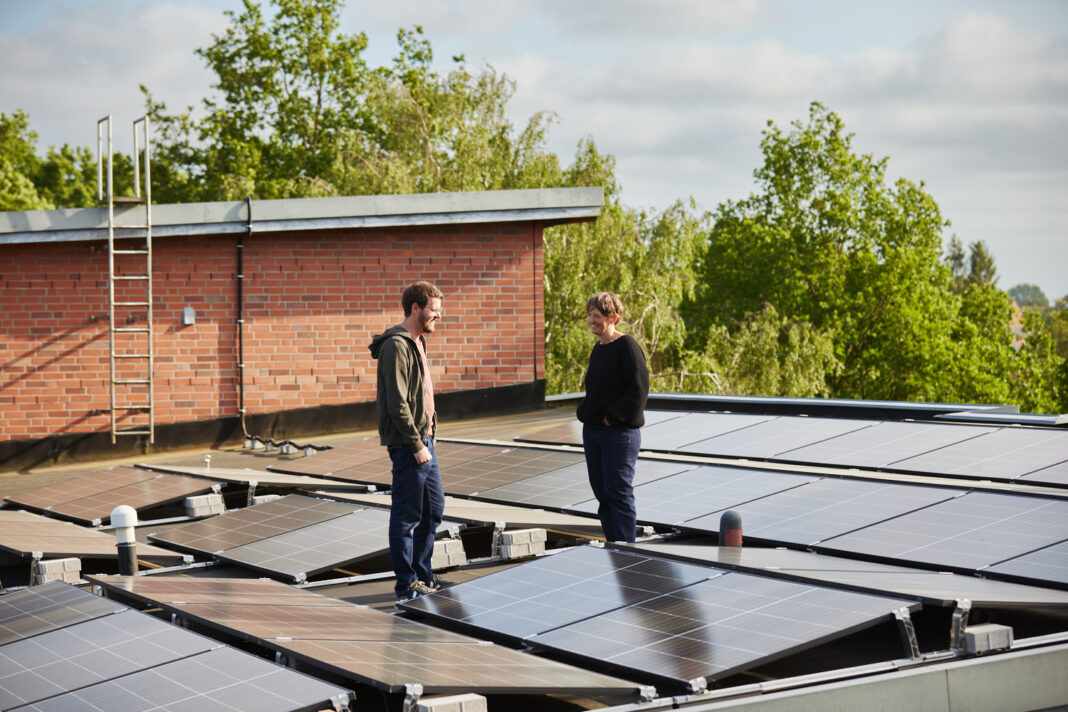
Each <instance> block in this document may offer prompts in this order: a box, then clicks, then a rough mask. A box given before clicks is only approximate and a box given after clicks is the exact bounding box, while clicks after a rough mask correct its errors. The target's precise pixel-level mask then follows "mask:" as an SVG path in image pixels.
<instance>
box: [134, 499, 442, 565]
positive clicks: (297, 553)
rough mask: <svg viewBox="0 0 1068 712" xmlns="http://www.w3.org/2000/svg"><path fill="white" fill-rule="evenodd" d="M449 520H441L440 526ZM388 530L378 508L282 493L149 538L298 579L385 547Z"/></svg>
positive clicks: (357, 558)
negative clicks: (279, 496) (259, 502)
mask: <svg viewBox="0 0 1068 712" xmlns="http://www.w3.org/2000/svg"><path fill="white" fill-rule="evenodd" d="M453 526H455V523H454V522H448V521H443V522H442V526H441V529H439V531H443V530H447V529H449V528H450V527H453ZM388 535H389V512H387V511H384V510H382V509H377V508H373V507H360V506H358V505H354V504H349V503H344V502H334V501H329V500H321V499H315V498H313V497H305V496H303V495H287V496H285V497H282V498H281V499H277V500H272V501H269V502H265V503H263V504H259V505H256V506H253V507H248V508H246V509H239V510H235V511H231V512H226V513H224V514H221V515H219V516H216V517H212V518H210V519H205V520H202V521H198V522H192V523H190V524H186V525H183V526H181V527H177V528H175V529H171V530H168V531H163V532H158V533H152V534H149V535H148V538H149V539H150V540H151V541H155V542H159V543H165V544H168V545H171V546H174V547H177V548H179V549H182V550H183V551H190V552H195V553H199V554H204V555H210V556H213V557H215V558H216V559H218V560H220V561H225V562H229V563H232V564H236V565H238V566H242V567H245V568H249V569H253V570H255V571H261V572H264V573H266V574H268V575H271V576H279V577H285V578H287V579H290V580H292V581H295V582H298V583H299V582H302V581H305V580H307V578H308V577H309V576H314V575H316V574H319V573H323V572H326V571H331V570H333V569H337V568H340V567H343V566H347V565H349V564H353V563H355V562H357V561H361V560H363V559H367V558H370V557H373V556H377V555H379V554H382V553H384V552H385V551H386V550H387V549H388V541H389V536H388Z"/></svg>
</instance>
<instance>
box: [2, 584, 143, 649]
mask: <svg viewBox="0 0 1068 712" xmlns="http://www.w3.org/2000/svg"><path fill="white" fill-rule="evenodd" d="M124 609H125V606H120V605H119V604H117V603H114V602H112V601H108V600H107V599H104V598H101V597H100V596H94V595H93V594H91V593H88V592H87V591H83V590H81V589H79V588H75V587H73V586H70V585H68V584H65V583H61V582H59V581H51V582H49V583H45V584H41V585H40V586H34V587H32V588H27V589H24V590H22V591H15V592H12V593H8V594H5V595H3V596H0V645H6V644H7V643H10V642H12V641H15V640H21V639H22V638H28V637H30V636H34V635H38V634H39V633H46V632H48V631H50V630H55V629H57V628H64V627H66V626H68V625H74V624H75V623H81V622H83V621H87V620H92V619H94V618H99V617H100V616H106V615H109V614H111V613H117V612H118V611H121V610H124Z"/></svg>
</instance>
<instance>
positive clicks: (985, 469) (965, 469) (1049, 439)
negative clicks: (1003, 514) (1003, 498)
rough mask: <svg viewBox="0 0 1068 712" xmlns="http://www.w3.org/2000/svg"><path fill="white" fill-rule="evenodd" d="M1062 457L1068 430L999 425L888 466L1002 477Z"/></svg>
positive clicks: (1067, 452) (1067, 451) (1067, 443)
mask: <svg viewBox="0 0 1068 712" xmlns="http://www.w3.org/2000/svg"><path fill="white" fill-rule="evenodd" d="M1066 457H1068V432H1059V431H1050V430H1039V429H1037V428H999V429H996V430H994V431H992V432H989V433H984V434H983V435H981V436H979V437H976V438H972V439H970V440H966V441H964V442H962V443H957V444H955V445H949V446H947V447H944V448H941V449H939V450H935V451H934V452H929V453H926V454H924V455H918V456H916V457H911V458H903V459H901V460H898V461H896V462H894V463H892V464H891V465H890V467H891V468H893V469H895V470H902V471H905V472H930V473H936V474H946V475H957V476H962V477H981V478H984V479H1001V480H1005V479H1013V478H1016V477H1020V476H1021V475H1026V474H1028V473H1030V472H1035V471H1036V470H1041V469H1044V468H1046V467H1049V466H1051V465H1055V464H1057V463H1060V462H1063V461H1064V460H1065V458H1066Z"/></svg>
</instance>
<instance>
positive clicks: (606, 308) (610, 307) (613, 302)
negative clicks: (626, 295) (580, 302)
mask: <svg viewBox="0 0 1068 712" xmlns="http://www.w3.org/2000/svg"><path fill="white" fill-rule="evenodd" d="M591 309H596V310H598V311H599V312H601V313H602V314H604V315H605V316H612V315H613V314H618V315H619V316H620V317H621V318H622V316H623V302H622V301H621V300H620V298H619V295H618V294H616V293H614V292H597V294H594V295H593V296H592V297H590V298H589V300H587V302H586V313H587V314H589V313H590V310H591Z"/></svg>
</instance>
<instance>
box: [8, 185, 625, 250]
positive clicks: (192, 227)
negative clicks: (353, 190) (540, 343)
mask: <svg viewBox="0 0 1068 712" xmlns="http://www.w3.org/2000/svg"><path fill="white" fill-rule="evenodd" d="M255 202H256V209H255V221H254V225H255V231H256V232H282V231H301V230H330V229H334V230H336V229H352V228H368V227H397V226H415V225H443V224H446V225H447V224H470V223H480V222H490V223H500V222H526V221H531V222H540V223H543V224H545V225H556V224H560V223H568V222H582V221H587V220H591V219H595V218H597V217H598V216H600V214H601V208H602V207H603V206H604V189H603V188H601V187H592V188H540V189H527V190H496V191H493V190H491V191H471V192H457V193H418V194H406V195H371V196H341V197H332V198H290V199H282V200H262V201H255ZM138 219H139V218H138V217H137V215H136V214H135V213H134V212H133V210H132V209H131V208H124V207H119V208H116V209H115V222H116V227H118V228H121V227H122V226H123V223H129V224H130V225H133V224H135V223H136V222H137V220H138ZM247 225H248V215H247V206H246V202H245V201H244V200H240V201H226V202H208V203H180V204H167V205H154V206H153V233H154V235H156V236H158V237H175V236H187V235H188V236H191V235H218V234H231V233H237V232H245V231H246V230H247ZM106 237H107V213H106V209H104V208H100V207H92V208H79V209H64V210H26V211H14V212H0V245H2V244H19V243H36V242H79V241H88V240H100V239H105V238H106Z"/></svg>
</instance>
